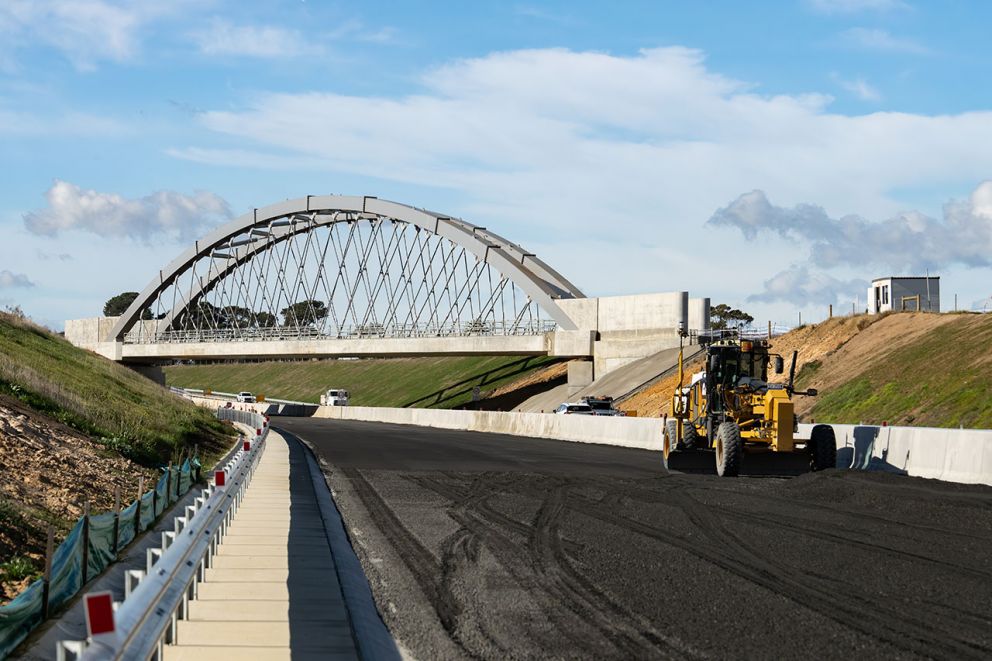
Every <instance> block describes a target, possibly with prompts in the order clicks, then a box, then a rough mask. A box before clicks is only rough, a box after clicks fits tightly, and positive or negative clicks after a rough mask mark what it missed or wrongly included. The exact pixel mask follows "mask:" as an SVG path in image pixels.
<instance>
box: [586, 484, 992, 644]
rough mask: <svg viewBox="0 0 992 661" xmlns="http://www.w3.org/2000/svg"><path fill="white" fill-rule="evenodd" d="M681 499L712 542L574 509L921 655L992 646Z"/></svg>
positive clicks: (610, 512) (590, 508) (596, 508)
mask: <svg viewBox="0 0 992 661" xmlns="http://www.w3.org/2000/svg"><path fill="white" fill-rule="evenodd" d="M674 493H675V492H673V494H674ZM681 505H682V507H683V509H684V511H685V512H686V515H687V516H688V517H689V519H690V521H691V522H692V523H693V524H694V525H696V526H697V527H698V528H699V529H700V530H701V531H702V532H704V533H705V534H706V535H707V536H709V537H710V539H711V540H712V541H713V544H711V545H700V544H698V543H696V542H693V541H690V540H688V539H686V538H683V537H680V536H677V535H673V534H669V533H665V532H664V531H662V530H658V529H655V528H652V527H650V526H648V525H646V524H643V523H641V522H639V521H636V520H633V519H630V518H627V517H624V516H622V515H619V514H618V513H617V510H616V509H615V508H614V509H606V508H603V507H602V506H601V505H600V504H599V503H597V502H596V501H592V500H587V501H586V503H585V504H584V506H583V507H582V508H581V509H579V510H578V511H580V512H581V513H583V514H586V515H588V516H592V517H594V518H598V519H599V520H601V521H603V522H604V523H611V524H613V525H617V526H620V527H623V528H626V529H628V530H630V531H632V532H636V533H639V534H642V535H645V536H647V537H650V538H652V539H655V540H657V541H660V542H662V543H665V544H667V545H669V546H673V547H675V548H678V549H680V550H682V551H685V552H687V553H689V554H691V555H695V556H696V557H698V558H700V559H701V560H704V561H706V562H709V563H711V564H714V565H716V566H718V567H720V568H721V569H724V570H725V571H727V572H729V573H731V574H734V575H736V576H738V577H739V578H742V579H744V580H747V581H749V582H752V583H754V584H756V585H759V586H761V587H763V588H765V589H767V590H769V591H771V592H773V593H775V594H778V595H781V596H783V597H786V598H788V599H790V600H792V601H794V602H796V603H798V604H800V605H802V606H804V607H806V608H809V609H810V610H812V611H815V612H817V613H819V614H821V615H822V616H824V617H826V618H828V619H831V620H833V621H834V622H837V623H838V624H841V625H843V626H846V627H849V628H851V629H854V630H856V631H860V632H861V633H863V634H866V635H868V636H870V637H872V638H876V639H881V640H884V641H885V642H887V643H889V644H890V645H892V646H894V647H896V648H899V649H903V650H905V651H908V652H912V653H914V654H921V655H923V656H930V657H941V658H956V659H963V658H968V659H985V658H988V655H989V653H990V652H992V650H989V649H988V648H985V647H984V646H981V645H977V644H974V643H972V642H970V641H967V640H961V639H960V638H958V637H956V636H954V635H953V634H952V633H951V632H953V631H954V629H955V628H958V627H959V626H960V622H955V623H953V626H950V627H947V629H946V630H936V629H934V628H933V627H931V626H930V625H929V623H928V622H927V621H925V620H922V619H919V618H916V617H914V616H912V615H909V616H907V614H906V613H904V612H901V611H895V610H893V609H891V608H890V607H888V606H886V605H884V604H880V603H878V602H877V601H874V600H872V599H871V597H868V596H866V595H863V594H860V593H858V592H856V591H854V590H851V589H850V587H849V586H847V585H846V584H842V583H833V584H830V585H823V583H828V582H829V579H828V580H824V579H825V578H826V577H818V576H815V575H803V574H801V573H798V572H796V571H795V570H792V569H791V568H788V567H786V566H784V565H780V564H774V563H771V562H768V561H767V560H765V559H764V556H763V555H762V554H761V553H758V552H755V551H753V550H752V549H750V548H749V547H748V546H747V545H745V544H743V543H742V542H741V541H740V540H739V539H738V538H737V537H736V536H734V535H733V534H732V533H729V532H727V531H726V530H725V529H723V527H722V524H720V523H719V522H718V521H715V520H714V519H713V518H712V517H711V515H710V513H708V512H706V511H705V510H704V508H701V507H699V506H694V505H693V504H691V503H688V502H685V501H683V502H682V503H681ZM845 588H846V589H845ZM840 592H844V593H845V594H843V596H842V597H839V596H837V595H839V593H840ZM897 625H898V626H897ZM981 633H984V632H981ZM948 638H949V639H948Z"/></svg>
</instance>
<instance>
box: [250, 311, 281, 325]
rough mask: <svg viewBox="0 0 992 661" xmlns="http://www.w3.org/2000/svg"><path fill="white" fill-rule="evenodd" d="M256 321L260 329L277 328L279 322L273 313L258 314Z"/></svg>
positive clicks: (256, 314)
mask: <svg viewBox="0 0 992 661" xmlns="http://www.w3.org/2000/svg"><path fill="white" fill-rule="evenodd" d="M255 320H256V321H257V322H258V327H259V328H275V327H276V326H277V325H278V321H279V320H278V319H277V318H276V316H275V315H274V314H272V313H271V312H256V313H255Z"/></svg>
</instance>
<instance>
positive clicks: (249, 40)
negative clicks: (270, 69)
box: [190, 20, 320, 58]
mask: <svg viewBox="0 0 992 661" xmlns="http://www.w3.org/2000/svg"><path fill="white" fill-rule="evenodd" d="M190 37H191V38H192V39H193V41H194V42H195V43H196V45H197V46H198V47H199V48H200V52H201V53H204V54H205V55H238V56H245V57H260V58H277V57H296V56H298V55H304V54H307V53H316V52H319V51H320V46H319V44H318V43H316V39H314V37H313V35H309V34H308V35H305V34H303V33H302V32H300V31H298V30H288V29H285V28H280V27H275V26H253V25H233V24H231V23H230V22H228V21H223V20H214V21H212V22H211V23H210V25H209V26H208V27H207V28H206V29H203V30H197V31H195V32H192V33H191V34H190Z"/></svg>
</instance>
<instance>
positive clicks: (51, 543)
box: [41, 526, 55, 620]
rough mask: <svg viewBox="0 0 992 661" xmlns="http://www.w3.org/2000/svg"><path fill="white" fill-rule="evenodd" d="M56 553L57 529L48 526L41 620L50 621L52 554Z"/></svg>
mask: <svg viewBox="0 0 992 661" xmlns="http://www.w3.org/2000/svg"><path fill="white" fill-rule="evenodd" d="M54 552H55V528H53V527H52V526H48V541H46V542H45V577H44V580H45V582H44V583H43V584H42V588H41V619H42V620H47V619H48V593H49V590H50V589H51V583H52V554H53V553H54Z"/></svg>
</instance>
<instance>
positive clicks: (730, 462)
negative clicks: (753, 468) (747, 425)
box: [713, 421, 744, 477]
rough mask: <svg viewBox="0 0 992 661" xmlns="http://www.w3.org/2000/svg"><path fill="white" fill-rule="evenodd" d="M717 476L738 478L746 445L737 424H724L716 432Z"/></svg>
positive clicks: (714, 447)
mask: <svg viewBox="0 0 992 661" xmlns="http://www.w3.org/2000/svg"><path fill="white" fill-rule="evenodd" d="M713 449H714V450H716V452H715V454H716V474H717V475H719V476H720V477H737V475H738V474H739V473H740V471H741V462H742V461H743V459H744V443H743V442H742V441H741V430H740V427H738V426H737V423H736V422H730V421H728V422H724V423H721V424H720V426H719V427H718V428H717V430H716V443H715V444H714V446H713Z"/></svg>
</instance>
